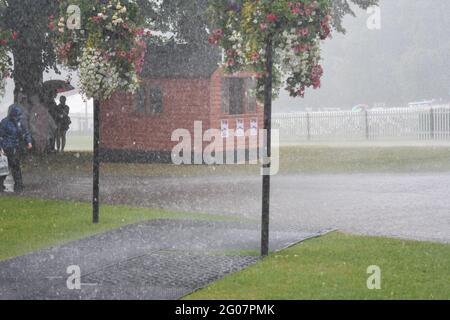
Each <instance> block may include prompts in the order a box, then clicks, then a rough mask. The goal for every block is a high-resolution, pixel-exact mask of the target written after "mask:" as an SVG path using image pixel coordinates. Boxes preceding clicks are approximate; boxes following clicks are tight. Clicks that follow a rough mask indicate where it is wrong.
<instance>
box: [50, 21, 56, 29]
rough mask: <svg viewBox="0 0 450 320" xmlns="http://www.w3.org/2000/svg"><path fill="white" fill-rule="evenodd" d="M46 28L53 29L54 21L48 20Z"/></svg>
mask: <svg viewBox="0 0 450 320" xmlns="http://www.w3.org/2000/svg"><path fill="white" fill-rule="evenodd" d="M48 28H49V29H50V30H53V29H55V23H54V22H50V23H49V24H48Z"/></svg>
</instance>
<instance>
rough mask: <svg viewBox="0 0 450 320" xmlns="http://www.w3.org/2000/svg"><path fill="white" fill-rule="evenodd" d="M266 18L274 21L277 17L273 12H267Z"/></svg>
mask: <svg viewBox="0 0 450 320" xmlns="http://www.w3.org/2000/svg"><path fill="white" fill-rule="evenodd" d="M267 20H268V21H269V22H272V23H274V22H277V21H278V17H277V16H276V15H275V14H273V13H269V14H268V15H267Z"/></svg>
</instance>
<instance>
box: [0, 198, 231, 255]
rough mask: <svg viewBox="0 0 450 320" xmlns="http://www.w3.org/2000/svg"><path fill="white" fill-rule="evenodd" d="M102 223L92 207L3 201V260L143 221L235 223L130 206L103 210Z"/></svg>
mask: <svg viewBox="0 0 450 320" xmlns="http://www.w3.org/2000/svg"><path fill="white" fill-rule="evenodd" d="M100 218H101V223H100V224H98V225H94V224H92V222H91V221H92V208H91V206H90V205H89V204H85V203H77V202H65V201H53V200H52V201H46V200H33V199H26V198H16V197H9V196H8V197H3V196H2V197H0V260H4V259H8V258H11V257H15V256H19V255H22V254H25V253H28V252H32V251H35V250H38V249H42V248H46V247H49V246H52V245H56V244H62V243H65V242H68V241H71V240H77V239H81V238H84V237H87V236H90V235H94V234H98V233H101V232H104V231H108V230H111V229H115V228H118V227H121V226H124V225H128V224H133V223H137V222H141V221H146V220H152V219H160V218H168V219H177V218H178V219H181V218H192V219H199V220H213V219H214V220H217V219H218V220H222V219H232V218H229V217H220V216H210V215H207V214H185V213H177V212H170V211H163V210H157V209H144V208H133V207H127V206H106V205H105V206H102V207H101V217H100Z"/></svg>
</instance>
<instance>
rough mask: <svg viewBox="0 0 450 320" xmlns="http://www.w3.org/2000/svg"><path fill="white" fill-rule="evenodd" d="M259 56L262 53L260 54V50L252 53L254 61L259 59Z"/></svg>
mask: <svg viewBox="0 0 450 320" xmlns="http://www.w3.org/2000/svg"><path fill="white" fill-rule="evenodd" d="M259 58H260V55H259V53H258V52H254V53H253V54H252V61H258V60H259Z"/></svg>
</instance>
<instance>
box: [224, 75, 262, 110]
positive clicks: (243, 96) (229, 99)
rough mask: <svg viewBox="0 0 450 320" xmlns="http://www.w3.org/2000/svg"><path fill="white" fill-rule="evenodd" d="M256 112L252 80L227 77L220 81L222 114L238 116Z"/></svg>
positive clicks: (254, 87) (253, 82)
mask: <svg viewBox="0 0 450 320" xmlns="http://www.w3.org/2000/svg"><path fill="white" fill-rule="evenodd" d="M255 111H256V82H255V80H254V79H252V78H237V77H227V78H223V81H222V112H223V113H227V114H230V115H239V114H244V113H246V112H255Z"/></svg>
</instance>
